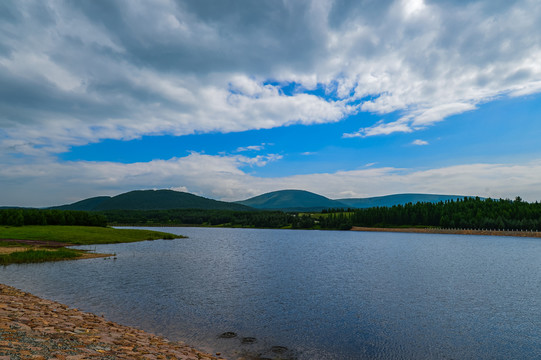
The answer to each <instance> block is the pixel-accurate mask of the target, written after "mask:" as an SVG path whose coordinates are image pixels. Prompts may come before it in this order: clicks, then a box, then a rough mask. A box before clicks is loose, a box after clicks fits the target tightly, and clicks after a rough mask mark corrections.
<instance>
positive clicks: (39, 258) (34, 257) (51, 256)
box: [0, 248, 84, 265]
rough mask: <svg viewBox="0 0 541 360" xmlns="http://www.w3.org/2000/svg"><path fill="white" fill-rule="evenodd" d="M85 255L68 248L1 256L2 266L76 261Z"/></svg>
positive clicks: (30, 250) (28, 251) (20, 252)
mask: <svg viewBox="0 0 541 360" xmlns="http://www.w3.org/2000/svg"><path fill="white" fill-rule="evenodd" d="M83 254H84V253H83V252H82V251H78V250H72V249H66V248H61V249H56V250H38V249H29V250H26V251H17V252H12V253H10V254H0V265H9V264H22V263H36V262H45V261H55V260H67V259H75V258H78V257H81V256H83Z"/></svg>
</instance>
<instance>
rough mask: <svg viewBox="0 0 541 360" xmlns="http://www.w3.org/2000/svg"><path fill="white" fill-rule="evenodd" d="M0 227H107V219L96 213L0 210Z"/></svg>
mask: <svg viewBox="0 0 541 360" xmlns="http://www.w3.org/2000/svg"><path fill="white" fill-rule="evenodd" d="M0 225H8V226H23V225H81V226H107V219H106V218H105V216H104V215H103V214H100V213H97V212H86V211H72V210H47V209H1V210H0Z"/></svg>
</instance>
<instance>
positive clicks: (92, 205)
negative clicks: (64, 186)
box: [49, 196, 111, 211]
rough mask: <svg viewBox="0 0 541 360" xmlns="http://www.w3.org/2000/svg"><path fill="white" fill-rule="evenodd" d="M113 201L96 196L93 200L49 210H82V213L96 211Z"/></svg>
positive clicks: (106, 197)
mask: <svg viewBox="0 0 541 360" xmlns="http://www.w3.org/2000/svg"><path fill="white" fill-rule="evenodd" d="M109 199H111V197H110V196H96V197H93V198H89V199H85V200H81V201H77V202H75V203H73V204H69V205H60V206H53V207H50V208H49V209H54V210H80V211H92V210H95V209H96V207H98V206H99V205H100V204H101V203H103V202H104V201H107V200H109Z"/></svg>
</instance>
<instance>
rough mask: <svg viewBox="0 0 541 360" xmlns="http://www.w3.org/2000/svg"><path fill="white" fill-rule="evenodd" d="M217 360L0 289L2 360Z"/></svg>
mask: <svg viewBox="0 0 541 360" xmlns="http://www.w3.org/2000/svg"><path fill="white" fill-rule="evenodd" d="M218 355H219V354H217V356H212V355H210V354H205V353H202V352H200V351H197V350H195V349H193V348H191V347H189V346H187V345H185V344H182V343H178V342H170V341H168V340H167V339H164V338H162V337H159V336H155V335H152V334H149V333H146V332H144V331H142V330H138V329H134V328H131V327H127V326H123V325H119V324H116V323H113V322H111V321H107V320H106V319H104V318H102V317H99V316H97V315H93V314H89V313H85V312H82V311H79V310H77V309H72V308H69V307H67V306H65V305H62V304H59V303H57V302H54V301H49V300H44V299H41V298H39V297H36V296H34V295H32V294H29V293H26V292H23V291H20V290H17V289H15V288H13V287H10V286H6V285H3V284H0V360H15V359H35V360H41V359H58V360H84V359H145V360H146V359H148V360H154V359H186V360H192V359H193V360H195V359H206V360H218V359H221V358H219V357H218Z"/></svg>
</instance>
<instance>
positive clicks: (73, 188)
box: [0, 153, 541, 206]
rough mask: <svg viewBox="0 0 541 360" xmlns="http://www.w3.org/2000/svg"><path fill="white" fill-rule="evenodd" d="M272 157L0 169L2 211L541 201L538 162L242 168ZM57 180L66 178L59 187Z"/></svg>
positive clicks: (201, 157)
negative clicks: (118, 205) (119, 198)
mask: <svg viewBox="0 0 541 360" xmlns="http://www.w3.org/2000/svg"><path fill="white" fill-rule="evenodd" d="M276 159H277V157H274V156H272V155H269V156H268V157H267V158H263V157H255V158H248V157H244V156H238V155H237V156H210V155H204V154H199V153H192V154H190V155H188V156H186V157H183V158H173V159H170V160H154V161H150V162H146V163H133V164H120V163H111V162H68V163H63V164H59V163H56V162H54V160H53V159H50V160H49V161H45V160H44V162H42V163H39V164H38V163H33V164H13V165H11V166H9V167H2V168H0V177H1V178H2V179H3V183H2V185H3V195H2V203H1V204H0V205H21V206H51V205H59V204H62V203H70V202H74V201H78V200H81V199H83V198H86V197H91V196H98V195H116V194H119V193H122V192H125V191H131V190H134V189H160V188H171V189H177V190H179V191H188V190H189V191H190V192H192V193H195V194H198V195H202V196H206V197H210V198H214V199H220V200H226V201H233V200H241V199H245V198H248V197H251V196H255V195H259V194H262V193H265V192H269V191H274V190H281V189H291V188H296V189H305V190H308V191H312V192H315V193H318V194H321V195H324V196H327V197H330V198H343V197H369V196H379V195H387V194H395V193H433V194H453V195H471V196H483V197H492V198H500V197H501V198H511V199H513V198H515V196H517V195H518V196H521V197H522V198H524V199H525V200H527V201H538V200H541V190H539V189H541V181H540V180H539V179H541V160H537V161H532V162H528V163H523V164H483V163H479V164H466V165H457V166H449V167H442V168H434V169H428V170H416V169H398V168H392V167H380V168H376V167H374V166H372V167H369V168H364V169H361V170H353V171H339V172H335V173H321V174H308V175H296V176H285V177H274V178H265V177H258V176H254V175H251V174H249V173H248V172H245V171H244V170H242V169H243V168H244V167H246V166H251V165H255V166H259V165H261V164H263V163H265V162H267V161H273V160H276ZM59 179H62V180H61V181H59Z"/></svg>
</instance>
